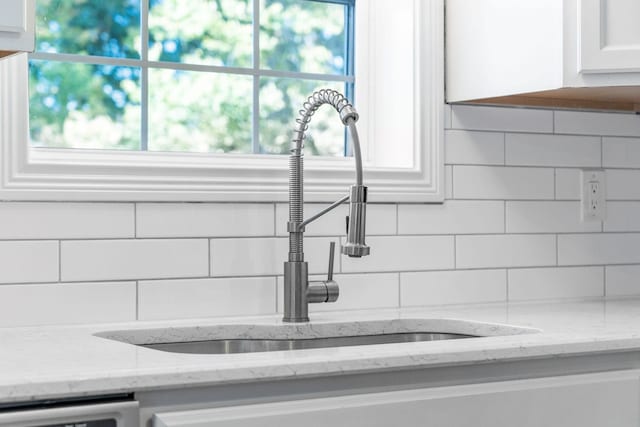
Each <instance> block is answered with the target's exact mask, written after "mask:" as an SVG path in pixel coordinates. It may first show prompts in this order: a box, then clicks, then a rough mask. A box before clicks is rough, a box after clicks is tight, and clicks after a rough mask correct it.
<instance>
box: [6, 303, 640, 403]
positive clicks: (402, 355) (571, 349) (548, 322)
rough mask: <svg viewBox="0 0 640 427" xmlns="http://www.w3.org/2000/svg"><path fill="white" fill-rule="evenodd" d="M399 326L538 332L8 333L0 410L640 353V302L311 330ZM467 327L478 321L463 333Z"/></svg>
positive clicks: (446, 312) (412, 312) (205, 325)
mask: <svg viewBox="0 0 640 427" xmlns="http://www.w3.org/2000/svg"><path fill="white" fill-rule="evenodd" d="M391 319H401V320H402V319H404V320H411V321H417V322H426V324H429V325H435V327H437V325H439V324H442V325H451V324H454V325H458V326H456V328H458V329H456V330H454V331H453V332H458V333H469V334H477V335H496V334H501V333H505V332H507V333H508V332H509V331H511V330H512V328H509V327H508V326H501V325H512V326H520V327H526V328H535V329H539V330H540V332H537V333H519V334H516V335H506V336H489V337H483V338H470V339H461V340H449V341H432V342H420V343H403V344H385V345H374V346H352V347H341V348H329V349H313V350H297V351H288V352H286V351H276V352H267V353H253V354H231V355H190V354H178V353H168V352H161V351H157V350H152V349H148V348H143V347H139V346H135V345H131V344H127V343H124V342H118V341H114V340H111V339H106V338H103V337H99V336H94V334H105V333H107V335H108V334H109V333H111V334H113V333H112V332H110V331H128V332H127V333H128V334H129V335H132V336H135V335H136V334H139V335H140V337H144V334H147V337H146V339H147V340H151V341H154V340H155V341H163V340H166V339H167V337H172V336H179V337H181V338H185V337H186V338H189V337H191V338H192V339H195V338H198V337H202V335H203V331H211V330H215V329H216V328H214V327H217V325H226V326H222V327H223V328H226V329H227V330H229V331H233V330H234V328H235V329H237V328H238V327H239V325H262V326H265V327H266V326H271V327H272V326H274V325H279V324H281V321H280V317H279V316H269V317H258V318H226V319H206V320H189V321H166V322H136V323H128V324H127V323H120V324H108V325H104V324H103V325H91V326H66V327H38V328H0V403H8V402H20V401H30V400H41V399H52V398H63V397H71V396H85V395H101V394H110V393H121V392H133V391H144V390H155V389H168V388H178V387H184V386H195V385H198V386H203V385H216V384H229V383H241V382H252V381H261V380H278V379H286V378H293V377H296V378H304V377H315V376H325V375H338V374H345V373H362V372H372V371H375V370H381V369H388V370H389V369H403V368H407V367H423V368H426V367H438V366H450V365H459V364H472V363H481V362H488V361H492V362H495V361H507V360H522V359H528V358H539V357H558V356H562V355H571V354H584V353H597V352H615V351H625V350H640V299H624V300H589V301H579V302H540V303H519V304H513V303H512V304H506V303H505V304H490V305H468V306H448V307H428V308H420V309H403V310H384V311H381V310H377V311H375V312H367V311H362V312H342V313H323V314H315V315H312V328H311V329H310V330H311V331H313V328H315V327H316V325H317V327H318V328H320V329H322V328H323V327H325V328H326V327H330V326H331V324H335V323H336V322H351V321H355V322H356V323H354V326H352V328H355V329H357V328H358V324H366V323H367V322H370V321H378V320H391ZM452 319H455V321H453V322H452ZM467 320H468V321H473V322H479V323H474V324H473V326H469V327H465V324H466V323H465V321H467ZM454 329H455V328H454ZM148 330H154V331H155V332H156V333H154V334H153V336H149V334H148V333H147V332H145V331H148ZM218 330H224V329H218ZM131 331H133V332H131ZM136 331H137V332H136ZM346 332H349V331H346ZM432 332H451V331H432ZM185 334H187V335H189V334H190V335H189V336H185ZM205 335H206V334H205Z"/></svg>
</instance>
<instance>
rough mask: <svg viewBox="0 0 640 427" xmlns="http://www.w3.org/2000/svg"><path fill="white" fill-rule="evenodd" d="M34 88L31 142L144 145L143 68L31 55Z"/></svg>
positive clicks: (84, 145)
mask: <svg viewBox="0 0 640 427" xmlns="http://www.w3.org/2000/svg"><path fill="white" fill-rule="evenodd" d="M29 92H30V95H29V97H30V99H29V106H30V127H31V141H32V145H34V146H41V147H70V148H109V149H129V150H137V149H139V147H140V69H139V68H131V67H114V66H105V65H90V64H76V63H63V62H56V61H33V60H32V61H31V62H30V66H29Z"/></svg>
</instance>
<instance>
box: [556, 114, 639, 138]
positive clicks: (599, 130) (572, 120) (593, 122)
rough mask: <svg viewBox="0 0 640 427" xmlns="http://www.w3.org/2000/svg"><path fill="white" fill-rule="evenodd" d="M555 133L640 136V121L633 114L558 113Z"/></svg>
mask: <svg viewBox="0 0 640 427" xmlns="http://www.w3.org/2000/svg"><path fill="white" fill-rule="evenodd" d="M555 133H568V134H577V135H608V136H640V120H638V117H637V116H635V115H633V114H618V113H591V112H584V111H556V112H555Z"/></svg>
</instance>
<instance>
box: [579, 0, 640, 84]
mask: <svg viewBox="0 0 640 427" xmlns="http://www.w3.org/2000/svg"><path fill="white" fill-rule="evenodd" d="M580 6H581V7H580V61H579V63H580V70H579V71H580V72H583V73H599V72H600V73H602V72H614V73H615V72H635V71H640V25H638V23H639V22H640V2H639V1H637V0H581V2H580Z"/></svg>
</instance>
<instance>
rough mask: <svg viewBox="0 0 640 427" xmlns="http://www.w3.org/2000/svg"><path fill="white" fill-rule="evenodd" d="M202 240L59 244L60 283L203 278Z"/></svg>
mask: <svg viewBox="0 0 640 427" xmlns="http://www.w3.org/2000/svg"><path fill="white" fill-rule="evenodd" d="M207 246H208V241H207V240H206V239H191V240H187V239H153V240H78V241H76V240H71V241H64V242H62V253H61V265H62V280H63V281H70V282H72V281H87V280H130V279H163V278H176V277H206V276H207V275H208V274H209V261H208V252H209V250H208V247H207Z"/></svg>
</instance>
